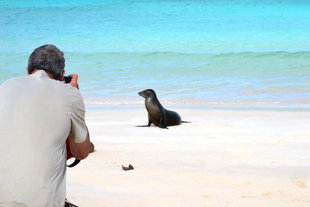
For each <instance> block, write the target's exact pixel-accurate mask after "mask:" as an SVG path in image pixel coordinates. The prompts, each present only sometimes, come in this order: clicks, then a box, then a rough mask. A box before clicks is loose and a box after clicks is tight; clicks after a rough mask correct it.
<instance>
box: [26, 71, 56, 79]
mask: <svg viewBox="0 0 310 207" xmlns="http://www.w3.org/2000/svg"><path fill="white" fill-rule="evenodd" d="M38 71H40V70H34V71H32V73H31V74H34V73H36V72H38ZM44 72H46V71H45V70H44ZM46 74H47V76H48V77H49V78H51V79H55V78H54V77H53V75H52V74H50V73H49V72H46ZM28 75H30V74H28Z"/></svg>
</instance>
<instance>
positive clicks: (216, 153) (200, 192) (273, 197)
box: [67, 105, 310, 207]
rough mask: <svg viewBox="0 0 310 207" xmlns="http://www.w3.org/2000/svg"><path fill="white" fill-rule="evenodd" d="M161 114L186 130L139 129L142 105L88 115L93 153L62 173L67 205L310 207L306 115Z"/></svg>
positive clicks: (309, 115) (198, 110) (187, 110)
mask: <svg viewBox="0 0 310 207" xmlns="http://www.w3.org/2000/svg"><path fill="white" fill-rule="evenodd" d="M166 108H168V109H171V110H175V111H178V112H179V114H180V115H181V116H182V119H183V120H186V121H190V122H191V123H187V124H182V125H180V126H174V127H169V129H168V130H167V129H160V128H157V127H154V126H152V127H136V126H137V125H144V124H147V112H146V110H145V108H144V106H143V105H141V106H126V107H122V106H103V107H101V108H100V109H99V108H98V109H93V110H88V111H87V113H86V121H87V124H88V127H89V131H90V134H91V140H92V142H93V143H94V144H95V150H96V151H95V152H94V153H92V154H90V155H89V157H88V158H87V159H86V160H84V161H82V162H81V163H80V164H79V165H78V166H76V167H74V168H72V169H68V170H67V198H68V199H69V200H70V201H72V202H73V203H75V204H77V205H79V206H80V207H105V206H107V207H124V206H126V207H141V206H144V207H164V206H166V207H219V206H220V207H223V206H229V207H246V206H249V207H255V206H257V207H262V206H263V207H266V206H281V207H295V206H296V207H297V206H298V207H303V206H305V207H306V206H307V207H309V206H310V190H309V189H310V150H309V149H310V127H309V123H310V112H294V111H267V110H265V111H263V110H261V111H251V110H247V111H246V110H235V111H231V110H212V109H207V108H203V107H182V106H177V107H174V106H169V107H166ZM129 164H132V165H133V166H134V170H130V171H123V170H122V168H121V166H122V165H124V166H128V165H129Z"/></svg>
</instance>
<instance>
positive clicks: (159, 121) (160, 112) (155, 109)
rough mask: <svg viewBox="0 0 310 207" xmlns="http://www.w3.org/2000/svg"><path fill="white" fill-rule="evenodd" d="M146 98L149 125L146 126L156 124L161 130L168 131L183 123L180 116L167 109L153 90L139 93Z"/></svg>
mask: <svg viewBox="0 0 310 207" xmlns="http://www.w3.org/2000/svg"><path fill="white" fill-rule="evenodd" d="M138 94H139V95H140V96H142V97H144V98H145V107H146V110H147V112H148V117H149V123H148V125H146V126H151V124H152V123H153V124H155V125H156V126H158V127H160V128H165V129H167V126H175V125H179V124H181V123H182V121H181V117H180V115H179V114H178V113H177V112H175V111H169V110H167V109H165V108H164V107H163V106H162V105H161V104H160V102H159V100H158V99H157V96H156V93H155V91H154V90H152V89H146V90H144V91H141V92H139V93H138Z"/></svg>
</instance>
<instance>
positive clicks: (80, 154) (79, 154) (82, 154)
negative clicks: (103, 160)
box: [73, 151, 89, 160]
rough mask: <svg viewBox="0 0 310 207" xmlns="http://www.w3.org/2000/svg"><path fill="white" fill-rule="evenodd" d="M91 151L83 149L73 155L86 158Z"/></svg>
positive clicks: (77, 157)
mask: <svg viewBox="0 0 310 207" xmlns="http://www.w3.org/2000/svg"><path fill="white" fill-rule="evenodd" d="M88 154H89V151H83V152H78V153H76V154H75V155H73V156H74V157H75V158H76V159H78V160H84V159H85V158H86V157H88Z"/></svg>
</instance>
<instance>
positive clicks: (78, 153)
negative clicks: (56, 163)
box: [69, 130, 90, 160]
mask: <svg viewBox="0 0 310 207" xmlns="http://www.w3.org/2000/svg"><path fill="white" fill-rule="evenodd" d="M69 141H70V152H71V154H72V155H73V157H75V158H76V159H78V160H83V159H85V158H86V157H87V156H88V154H89V149H90V141H89V132H88V130H87V135H86V139H85V141H84V142H81V143H76V142H74V139H73V137H71V136H69Z"/></svg>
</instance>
